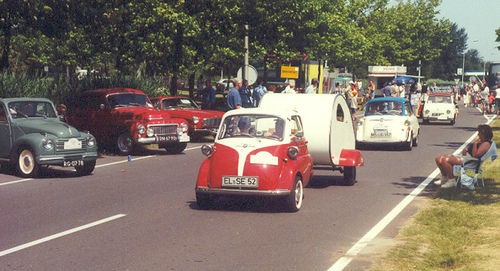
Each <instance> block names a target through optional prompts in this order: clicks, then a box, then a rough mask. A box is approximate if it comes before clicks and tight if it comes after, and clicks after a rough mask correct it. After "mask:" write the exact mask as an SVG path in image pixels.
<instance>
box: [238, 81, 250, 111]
mask: <svg viewBox="0 0 500 271" xmlns="http://www.w3.org/2000/svg"><path fill="white" fill-rule="evenodd" d="M240 96H241V102H242V104H241V105H242V106H243V107H253V105H252V99H251V96H252V93H250V88H249V87H248V80H246V79H245V80H243V85H242V86H241V87H240Z"/></svg>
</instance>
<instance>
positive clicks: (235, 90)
mask: <svg viewBox="0 0 500 271" xmlns="http://www.w3.org/2000/svg"><path fill="white" fill-rule="evenodd" d="M232 82H233V86H232V87H230V88H229V92H228V93H227V96H226V102H227V106H228V107H229V109H239V108H241V96H240V91H239V89H240V88H241V81H240V79H238V78H234V79H233V80H232Z"/></svg>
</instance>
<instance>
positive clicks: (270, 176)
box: [195, 108, 313, 212]
mask: <svg viewBox="0 0 500 271" xmlns="http://www.w3.org/2000/svg"><path fill="white" fill-rule="evenodd" d="M202 153H203V154H205V155H206V156H207V157H208V158H207V159H206V160H205V161H204V162H203V163H202V164H201V166H200V169H199V173H198V180H197V182H196V189H195V190H196V201H197V203H198V205H199V206H200V208H204V209H205V208H210V207H211V206H212V203H213V200H214V197H215V196H220V195H247V196H271V197H282V198H283V202H284V203H285V205H286V207H287V208H288V209H289V210H290V211H292V212H296V211H298V210H299V209H300V207H301V206H302V199H303V195H304V187H305V186H307V184H308V183H309V181H310V180H311V176H312V174H313V163H312V158H311V155H310V154H309V151H308V147H307V141H306V138H305V136H304V131H303V129H302V121H301V118H300V116H299V115H298V113H297V111H292V110H272V109H270V110H262V109H260V108H251V109H238V110H232V111H229V112H227V113H226V114H225V115H224V118H223V121H222V124H221V126H220V130H219V132H218V134H217V136H216V137H215V141H214V144H213V145H203V146H202Z"/></svg>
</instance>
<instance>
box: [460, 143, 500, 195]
mask: <svg viewBox="0 0 500 271" xmlns="http://www.w3.org/2000/svg"><path fill="white" fill-rule="evenodd" d="M497 157H498V149H497V145H496V144H495V142H494V141H492V143H491V146H490V149H489V150H488V151H487V152H486V153H485V154H483V156H481V158H478V159H473V160H469V161H467V162H465V163H464V165H463V166H462V167H461V168H460V171H459V174H460V175H458V176H457V186H458V187H465V188H467V189H470V190H474V187H475V185H478V186H479V185H480V186H482V187H484V176H483V170H482V169H481V166H482V165H483V163H484V161H486V160H487V159H488V158H491V161H494V160H495V159H496V158H497Z"/></svg>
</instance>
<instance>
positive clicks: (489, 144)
mask: <svg viewBox="0 0 500 271" xmlns="http://www.w3.org/2000/svg"><path fill="white" fill-rule="evenodd" d="M477 133H478V134H477V135H478V137H477V139H476V140H474V141H473V142H472V143H470V144H469V145H467V147H465V148H464V149H463V150H462V153H461V155H453V154H448V155H440V156H438V157H436V165H437V166H438V168H439V170H440V171H441V178H440V179H439V180H437V181H435V182H434V183H435V184H436V185H442V187H443V188H450V187H455V186H456V185H457V180H456V179H455V176H454V174H453V167H454V166H459V167H461V168H462V169H461V171H464V172H465V169H464V168H474V169H475V171H476V172H478V170H479V167H480V166H481V163H482V161H484V160H486V159H487V158H489V157H492V158H493V157H494V158H496V156H497V149H496V145H495V142H493V141H492V138H493V130H492V129H491V127H490V126H489V125H486V124H481V125H479V126H478V127H477ZM494 158H493V159H494ZM463 175H465V174H463ZM476 177H477V176H476ZM460 179H461V180H460V181H461V182H466V183H464V186H465V187H468V188H471V184H469V182H470V180H467V181H466V180H465V179H467V178H465V177H464V178H463V180H462V178H460ZM473 188H474V181H472V189H473Z"/></svg>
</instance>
